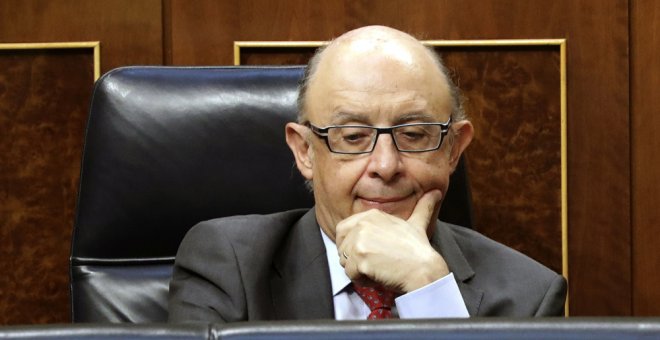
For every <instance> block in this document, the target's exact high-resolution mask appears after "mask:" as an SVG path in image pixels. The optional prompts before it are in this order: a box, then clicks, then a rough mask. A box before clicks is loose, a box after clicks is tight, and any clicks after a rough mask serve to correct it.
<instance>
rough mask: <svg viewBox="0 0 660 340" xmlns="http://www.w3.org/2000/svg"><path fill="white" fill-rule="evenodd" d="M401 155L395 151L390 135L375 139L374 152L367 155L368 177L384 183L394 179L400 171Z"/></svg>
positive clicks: (382, 135)
mask: <svg viewBox="0 0 660 340" xmlns="http://www.w3.org/2000/svg"><path fill="white" fill-rule="evenodd" d="M402 166H403V164H402V162H401V154H400V153H399V150H397V148H396V145H395V144H394V140H393V139H392V135H389V134H381V135H379V136H378V137H377V139H376V146H375V147H374V151H372V152H371V155H369V164H368V165H367V172H368V174H369V176H370V177H373V178H380V179H381V180H383V181H384V182H390V181H392V180H394V179H396V178H397V177H398V176H399V175H400V174H401V170H402Z"/></svg>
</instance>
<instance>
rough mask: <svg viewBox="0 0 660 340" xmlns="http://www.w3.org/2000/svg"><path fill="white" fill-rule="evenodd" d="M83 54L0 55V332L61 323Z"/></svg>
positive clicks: (87, 60) (88, 55)
mask: <svg viewBox="0 0 660 340" xmlns="http://www.w3.org/2000/svg"><path fill="white" fill-rule="evenodd" d="M93 70H94V58H93V52H92V50H91V49H86V50H85V49H83V50H78V49H74V50H31V51H25V52H21V51H19V52H14V51H11V50H6V51H0V131H2V132H1V133H0V164H2V167H1V169H2V170H0V216H2V218H1V219H0V244H1V245H2V246H1V247H0V267H1V268H3V274H2V275H0V324H17V323H52V322H66V321H68V315H69V309H70V307H69V293H68V283H69V274H68V272H69V271H68V260H69V248H70V246H69V245H70V243H71V230H72V224H73V216H74V208H75V202H76V195H77V186H78V174H79V172H80V155H81V153H82V143H83V131H84V129H85V122H86V117H87V107H88V105H89V102H88V99H89V98H90V96H91V92H92V87H91V84H92V83H93V81H94V73H93Z"/></svg>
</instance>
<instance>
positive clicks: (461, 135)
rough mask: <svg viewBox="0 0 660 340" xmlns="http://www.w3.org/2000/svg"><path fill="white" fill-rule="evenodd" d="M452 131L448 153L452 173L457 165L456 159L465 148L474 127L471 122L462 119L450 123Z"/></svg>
mask: <svg viewBox="0 0 660 340" xmlns="http://www.w3.org/2000/svg"><path fill="white" fill-rule="evenodd" d="M452 129H453V130H454V131H453V132H450V133H453V134H454V135H453V137H452V139H453V141H452V145H451V153H450V155H449V165H450V166H451V172H452V173H453V172H454V170H455V169H456V166H457V165H458V161H459V159H460V158H461V154H463V151H465V149H466V148H467V146H468V145H469V144H470V142H471V141H472V136H474V127H473V126H472V123H470V122H469V121H467V120H462V121H460V122H457V123H455V124H452Z"/></svg>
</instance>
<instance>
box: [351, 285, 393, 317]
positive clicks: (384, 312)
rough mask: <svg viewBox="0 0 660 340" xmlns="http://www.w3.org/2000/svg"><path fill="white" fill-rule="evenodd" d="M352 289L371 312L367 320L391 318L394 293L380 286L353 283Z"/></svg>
mask: <svg viewBox="0 0 660 340" xmlns="http://www.w3.org/2000/svg"><path fill="white" fill-rule="evenodd" d="M353 290H355V292H356V293H357V294H358V295H359V296H360V297H361V298H362V300H363V301H364V303H366V304H367V306H369V309H371V313H370V314H369V316H368V317H367V320H378V319H391V318H392V304H393V303H394V293H392V292H391V291H389V290H386V289H385V288H383V287H382V286H377V287H364V286H360V285H358V284H355V283H353Z"/></svg>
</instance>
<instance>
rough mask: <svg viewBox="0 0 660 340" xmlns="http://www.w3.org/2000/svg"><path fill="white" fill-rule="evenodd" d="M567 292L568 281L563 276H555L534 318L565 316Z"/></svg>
mask: <svg viewBox="0 0 660 340" xmlns="http://www.w3.org/2000/svg"><path fill="white" fill-rule="evenodd" d="M566 290H567V285H566V279H564V277H563V276H561V275H557V276H555V278H554V279H553V280H552V282H551V283H550V286H549V288H548V290H547V291H546V292H545V296H544V297H543V300H541V304H540V305H539V308H538V309H537V310H536V313H534V316H564V303H565V302H566Z"/></svg>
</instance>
